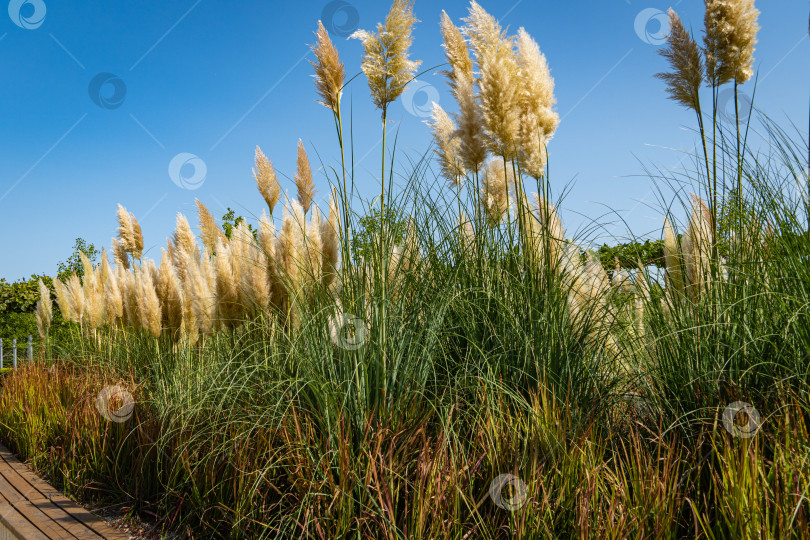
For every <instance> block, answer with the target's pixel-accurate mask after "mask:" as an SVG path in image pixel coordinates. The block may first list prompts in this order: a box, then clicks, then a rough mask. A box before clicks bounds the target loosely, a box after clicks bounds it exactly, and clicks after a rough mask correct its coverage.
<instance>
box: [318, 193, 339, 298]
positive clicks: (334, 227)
mask: <svg viewBox="0 0 810 540" xmlns="http://www.w3.org/2000/svg"><path fill="white" fill-rule="evenodd" d="M321 240H322V242H323V263H322V264H323V285H324V287H329V286H330V285H332V283H334V279H335V276H336V275H337V268H338V263H339V261H340V210H339V209H338V204H337V196H336V194H335V192H333V193H332V195H331V196H330V197H329V216H328V217H327V218H326V221H324V222H323V225H321Z"/></svg>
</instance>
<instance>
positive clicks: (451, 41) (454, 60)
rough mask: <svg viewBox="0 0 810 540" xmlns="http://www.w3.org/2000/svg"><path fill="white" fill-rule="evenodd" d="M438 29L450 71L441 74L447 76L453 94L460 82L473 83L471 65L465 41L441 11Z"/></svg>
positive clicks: (458, 30)
mask: <svg viewBox="0 0 810 540" xmlns="http://www.w3.org/2000/svg"><path fill="white" fill-rule="evenodd" d="M439 26H440V28H441V32H442V38H443V39H444V44H443V47H444V54H445V57H446V58H447V63H448V64H450V69H449V70H447V71H444V72H443V73H444V74H445V75H446V76H447V78H448V82H449V84H450V88H451V89H452V90H453V91H454V92H455V91H456V90H457V89H458V85H459V82H460V81H467V82H469V83H472V82H473V63H472V58H470V50H469V47H468V46H467V41H466V40H465V39H464V35H463V34H462V33H461V29H459V28H458V27H457V26H456V25H454V24H453V21H452V20H450V17H449V16H448V15H447V13H446V12H445V11H444V10H442V16H441V22H440V25H439Z"/></svg>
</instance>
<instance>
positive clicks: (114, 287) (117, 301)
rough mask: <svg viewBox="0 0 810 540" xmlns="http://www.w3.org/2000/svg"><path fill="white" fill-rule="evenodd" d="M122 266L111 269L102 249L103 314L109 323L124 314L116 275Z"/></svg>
mask: <svg viewBox="0 0 810 540" xmlns="http://www.w3.org/2000/svg"><path fill="white" fill-rule="evenodd" d="M120 270H123V267H119V266H116V270H115V271H113V270H112V269H111V268H110V262H109V260H107V254H106V253H105V252H104V251H103V250H102V254H101V274H102V276H104V277H103V278H102V279H103V287H104V314H105V316H106V317H107V322H108V323H110V324H113V323H115V321H117V320H118V319H120V318H121V317H123V315H124V301H123V299H122V298H121V288H120V287H119V285H118V281H119V279H118V276H119V275H120Z"/></svg>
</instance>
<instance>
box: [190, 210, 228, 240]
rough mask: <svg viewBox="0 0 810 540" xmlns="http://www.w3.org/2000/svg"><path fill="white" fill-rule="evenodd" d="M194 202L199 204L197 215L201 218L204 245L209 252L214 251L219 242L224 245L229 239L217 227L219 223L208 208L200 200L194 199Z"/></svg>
mask: <svg viewBox="0 0 810 540" xmlns="http://www.w3.org/2000/svg"><path fill="white" fill-rule="evenodd" d="M194 202H196V203H197V213H198V214H199V216H200V230H201V231H202V234H201V237H202V241H203V245H204V246H205V247H206V248H208V250H209V251H213V250H214V246H215V245H216V243H217V240H221V241H222V243H223V244H226V243H227V242H228V238H227V237H226V236H225V233H224V232H222V229H221V228H220V227H219V225H217V221H216V220H215V219H214V216H213V215H212V214H211V212H210V211H209V210H208V208H207V207H206V206H205V205H204V204H203V203H202V202H201V201H200V200H199V199H194Z"/></svg>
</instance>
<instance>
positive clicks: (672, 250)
mask: <svg viewBox="0 0 810 540" xmlns="http://www.w3.org/2000/svg"><path fill="white" fill-rule="evenodd" d="M682 262H683V261H682V260H681V249H680V247H679V246H678V237H677V236H676V235H675V230H674V229H673V227H672V223H671V222H670V221H669V218H664V265H665V266H666V270H667V277H668V283H669V285H670V286H671V287H672V288H673V289H674V290H675V291H678V292H679V293H683V292H684V289H683V270H682V269H681V264H682Z"/></svg>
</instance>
